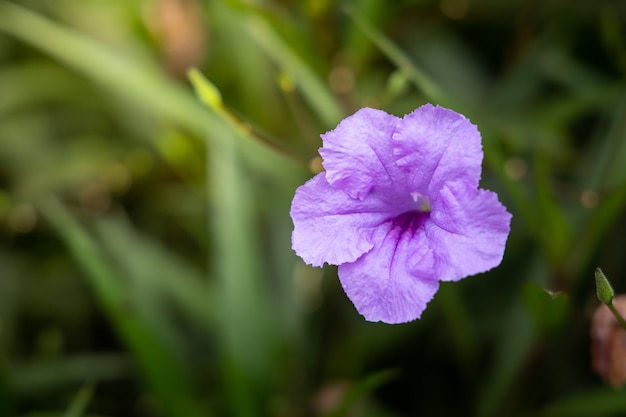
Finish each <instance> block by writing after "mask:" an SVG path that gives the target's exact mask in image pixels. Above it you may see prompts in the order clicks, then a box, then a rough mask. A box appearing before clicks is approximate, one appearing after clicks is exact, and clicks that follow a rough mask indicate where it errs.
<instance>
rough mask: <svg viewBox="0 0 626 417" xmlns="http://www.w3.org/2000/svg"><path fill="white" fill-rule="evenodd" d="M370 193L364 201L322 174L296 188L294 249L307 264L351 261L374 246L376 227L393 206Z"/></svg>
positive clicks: (320, 264)
mask: <svg viewBox="0 0 626 417" xmlns="http://www.w3.org/2000/svg"><path fill="white" fill-rule="evenodd" d="M378 197H379V195H378V194H376V193H373V194H370V195H368V196H367V198H366V199H365V200H364V201H360V200H358V199H354V198H351V197H350V196H349V195H348V194H346V193H345V192H343V191H341V190H338V189H336V188H333V187H332V186H331V185H330V184H328V182H327V181H326V178H325V176H324V173H323V172H322V173H320V174H318V175H316V176H315V177H313V178H311V179H310V180H309V181H307V182H306V183H305V184H304V185H302V186H301V187H299V188H298V189H297V190H296V194H295V196H294V198H293V201H292V203H291V213H290V214H291V218H292V219H293V223H294V230H293V233H292V235H291V242H292V248H293V249H294V250H295V252H296V253H297V254H298V255H299V256H300V257H301V258H302V259H304V261H305V262H306V263H308V264H311V265H313V266H322V265H323V264H324V262H327V263H329V264H333V265H339V264H342V263H344V262H352V261H354V260H356V259H357V258H358V257H360V256H361V255H363V254H364V253H366V252H367V251H369V250H370V249H372V247H373V243H372V237H371V235H372V232H373V228H375V227H376V226H378V225H379V224H381V223H383V222H384V221H385V220H386V219H387V218H388V217H389V216H390V214H389V213H390V211H392V210H393V207H391V206H390V203H388V202H385V201H383V200H381V199H380V198H378Z"/></svg>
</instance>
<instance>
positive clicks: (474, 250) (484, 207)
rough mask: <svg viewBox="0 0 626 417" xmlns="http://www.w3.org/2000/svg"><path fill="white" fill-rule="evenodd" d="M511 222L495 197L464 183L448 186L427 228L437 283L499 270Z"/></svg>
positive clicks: (493, 194)
mask: <svg viewBox="0 0 626 417" xmlns="http://www.w3.org/2000/svg"><path fill="white" fill-rule="evenodd" d="M510 222H511V214H510V213H508V212H507V211H506V208H505V207H504V206H503V205H502V204H501V203H500V202H499V201H498V196H497V195H496V194H495V193H493V192H491V191H487V190H471V189H468V188H467V187H466V186H465V185H464V184H462V183H451V184H447V185H445V186H444V188H443V190H442V191H441V193H440V198H439V199H438V200H437V202H436V203H435V205H434V206H433V209H432V212H431V213H430V221H428V222H427V223H426V224H425V227H424V230H425V232H426V236H427V238H428V240H429V241H430V250H431V251H432V253H434V254H435V257H436V259H435V271H436V272H437V274H438V279H439V280H441V281H457V280H459V279H461V278H464V277H466V276H468V275H474V274H477V273H480V272H485V271H488V270H489V269H491V268H493V267H496V266H498V265H499V264H500V262H501V261H502V257H503V255H504V247H505V244H506V239H507V236H508V234H509V230H510ZM416 269H417V271H415V272H416V273H417V272H418V271H419V270H421V268H419V267H417V268H416Z"/></svg>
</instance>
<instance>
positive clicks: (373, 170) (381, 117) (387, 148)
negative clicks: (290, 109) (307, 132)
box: [319, 108, 403, 200]
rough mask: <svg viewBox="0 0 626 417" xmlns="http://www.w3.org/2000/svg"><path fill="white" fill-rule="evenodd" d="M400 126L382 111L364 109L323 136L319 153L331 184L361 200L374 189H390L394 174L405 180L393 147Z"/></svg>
mask: <svg viewBox="0 0 626 417" xmlns="http://www.w3.org/2000/svg"><path fill="white" fill-rule="evenodd" d="M398 122H400V119H399V118H398V117H396V116H392V115H390V114H387V113H385V112H384V111H382V110H375V109H370V108H363V109H361V110H359V111H357V112H356V113H355V114H353V115H352V116H349V117H347V118H345V119H344V120H343V121H342V122H341V123H339V125H338V126H337V127H336V128H335V129H334V130H331V131H330V132H327V133H325V134H323V135H322V139H323V142H324V146H323V147H322V148H321V149H320V150H319V153H320V155H321V156H322V158H323V160H324V162H323V165H324V168H325V169H326V179H327V180H328V182H329V183H330V184H331V185H332V186H333V187H336V188H340V189H342V190H344V191H345V192H346V193H348V195H349V196H350V197H352V198H358V199H360V200H362V199H363V198H365V196H366V195H367V194H368V193H369V192H370V190H371V189H372V188H374V187H388V186H390V185H391V184H392V182H393V177H394V173H395V176H396V177H398V178H402V177H403V175H402V173H401V171H400V170H399V169H398V167H397V166H396V165H395V157H394V155H393V149H392V146H391V137H392V135H393V133H394V131H395V128H396V125H397V124H398Z"/></svg>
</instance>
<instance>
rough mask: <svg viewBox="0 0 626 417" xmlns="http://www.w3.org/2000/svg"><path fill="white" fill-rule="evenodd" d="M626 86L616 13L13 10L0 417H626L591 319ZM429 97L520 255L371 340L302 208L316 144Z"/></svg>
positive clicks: (618, 204) (453, 1)
mask: <svg viewBox="0 0 626 417" xmlns="http://www.w3.org/2000/svg"><path fill="white" fill-rule="evenodd" d="M191 67H197V68H198V71H199V72H198V73H195V82H196V84H197V82H198V80H201V77H200V73H201V74H203V75H204V76H205V77H206V79H207V80H208V81H210V84H205V86H210V85H212V86H213V87H214V88H213V89H210V91H211V92H212V93H211V94H212V95H211V99H210V100H205V102H204V103H203V102H202V101H201V100H199V99H198V98H197V96H196V93H195V92H194V90H193V88H192V85H191V82H190V81H189V79H188V78H187V72H188V69H189V68H191ZM625 76H626V3H624V2H621V1H615V0H599V1H584V0H580V1H576V0H574V1H568V2H563V1H557V0H547V1H544V2H536V1H529V0H528V1H525V0H520V1H513V0H510V1H496V0H439V1H435V0H433V1H430V0H428V1H427V0H422V1H408V0H406V1H405V0H402V1H385V0H363V1H359V2H345V3H343V2H331V1H325V0H304V1H295V0H294V1H291V0H282V1H279V0H275V1H270V0H266V1H262V0H258V1H245V0H228V1H227V0H224V1H217V0H212V1H201V0H142V1H125V0H108V1H99V0H88V1H72V0H57V1H54V2H51V1H43V0H21V1H5V0H0V239H2V245H1V246H0V415H2V416H5V415H6V416H9V415H10V416H35V415H36V416H39V415H42V416H43V415H45V416H56V415H59V416H60V415H66V416H80V415H85V416H88V415H98V416H122V415H124V416H237V417H248V416H276V417H300V416H413V415H436V416H448V415H449V416H459V415H472V416H480V417H490V416H503V415H506V416H530V415H532V416H589V415H594V416H611V415H624V414H625V413H626V396H625V395H624V392H623V390H614V389H612V388H607V387H604V386H603V383H602V381H601V380H600V379H599V378H598V377H597V376H595V375H594V374H593V373H592V372H591V369H590V359H589V343H590V341H589V321H590V315H591V312H592V310H593V307H594V306H595V305H597V304H598V301H597V300H596V299H595V291H594V286H593V270H594V268H595V266H596V265H600V266H602V267H603V269H604V270H605V271H606V273H607V274H608V275H609V276H611V277H612V282H613V284H614V287H615V290H616V292H617V293H623V292H626V281H625V280H624V279H623V278H622V277H623V276H624V275H625V274H626V258H625V257H624V256H623V248H624V247H625V246H626V241H625V236H626V233H625V232H624V230H625V228H626V216H625V205H626V163H625V161H626V81H625V80H626V77H625ZM206 91H209V90H206ZM206 91H205V92H204V94H205V96H204V97H205V98H206V94H207V93H206ZM426 102H432V103H436V104H441V105H444V106H447V107H450V108H453V109H454V110H456V111H458V112H461V113H464V114H465V115H467V116H468V117H469V118H470V119H471V120H472V121H473V122H474V123H476V124H477V125H478V127H479V129H480V131H481V132H482V134H483V138H484V144H483V146H484V150H485V164H484V165H485V170H484V175H483V180H482V185H483V186H484V187H485V188H489V189H492V190H494V191H497V192H498V194H499V195H500V197H501V199H502V200H503V202H504V203H505V205H507V207H508V208H509V210H510V211H511V212H512V213H513V215H514V218H513V223H512V232H511V236H510V239H509V242H508V246H507V251H506V253H505V258H504V261H503V263H502V265H501V266H500V267H499V268H497V269H495V270H493V271H490V272H488V273H485V274H482V275H481V276H476V277H472V278H468V279H466V280H464V281H462V282H460V283H458V284H444V285H443V286H442V289H441V291H440V292H439V293H438V294H437V296H436V297H435V299H434V300H433V301H432V302H431V303H430V305H429V307H428V309H427V310H426V312H425V313H424V315H423V318H422V319H421V320H419V321H416V322H413V323H410V324H406V325H399V326H388V325H383V324H376V323H367V322H365V321H363V319H362V318H361V317H360V316H359V315H358V314H357V313H356V312H355V310H354V308H353V307H352V305H350V302H349V300H348V299H347V298H346V297H345V296H344V294H343V292H342V290H341V287H340V285H339V283H338V281H337V277H336V273H335V270H334V269H333V268H332V267H328V268H325V269H323V270H321V269H312V268H309V267H307V266H305V265H303V264H302V262H301V261H300V260H298V259H297V258H296V257H295V255H294V254H293V253H292V251H291V249H290V231H291V222H290V219H289V214H288V213H289V205H290V200H291V197H292V196H293V192H294V190H295V188H296V187H297V186H298V185H299V184H301V183H303V182H304V181H305V180H306V179H307V178H309V177H310V176H311V175H313V173H312V171H315V169H316V168H315V167H316V166H317V164H319V162H318V161H317V160H316V159H315V157H316V155H317V148H318V147H319V146H320V139H319V134H320V133H323V132H325V131H327V130H329V129H331V128H333V127H334V126H335V125H336V123H337V122H338V121H339V120H341V119H342V118H343V117H345V116H346V115H348V114H351V113H353V112H354V111H356V110H357V109H358V108H360V107H363V106H372V107H378V108H382V109H385V110H386V111H388V112H391V113H395V114H396V115H403V114H405V113H407V112H410V111H412V110H413V109H414V108H416V107H418V106H419V105H421V104H423V103H426ZM207 104H208V105H207Z"/></svg>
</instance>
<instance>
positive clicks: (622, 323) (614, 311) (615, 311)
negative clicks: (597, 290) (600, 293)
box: [606, 300, 626, 329]
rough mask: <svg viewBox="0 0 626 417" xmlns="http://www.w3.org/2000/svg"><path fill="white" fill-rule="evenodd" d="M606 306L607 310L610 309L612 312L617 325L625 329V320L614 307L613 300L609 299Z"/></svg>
mask: <svg viewBox="0 0 626 417" xmlns="http://www.w3.org/2000/svg"><path fill="white" fill-rule="evenodd" d="M606 306H607V307H608V308H609V310H611V313H613V315H614V316H615V318H616V319H617V322H618V323H619V325H620V326H622V327H623V328H624V329H626V320H624V318H623V317H622V315H621V314H620V313H619V311H617V309H616V308H615V305H614V304H613V300H611V302H610V303H609V304H607V305H606Z"/></svg>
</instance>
